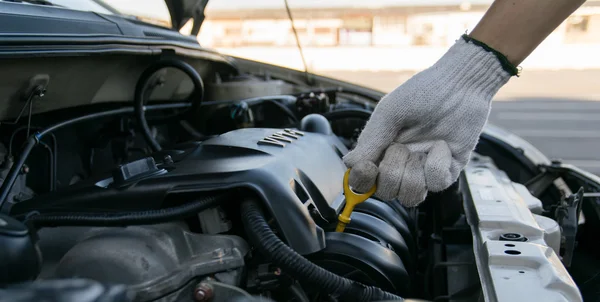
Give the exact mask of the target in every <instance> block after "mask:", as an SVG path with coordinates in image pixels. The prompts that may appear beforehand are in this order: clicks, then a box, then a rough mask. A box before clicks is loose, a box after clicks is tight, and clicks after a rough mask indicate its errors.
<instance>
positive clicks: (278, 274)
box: [273, 268, 281, 276]
mask: <svg viewBox="0 0 600 302" xmlns="http://www.w3.org/2000/svg"><path fill="white" fill-rule="evenodd" d="M273 274H275V276H281V269H280V268H277V269H276V270H275V271H274V272H273Z"/></svg>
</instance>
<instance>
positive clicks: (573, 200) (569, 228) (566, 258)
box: [555, 187, 584, 267]
mask: <svg viewBox="0 0 600 302" xmlns="http://www.w3.org/2000/svg"><path fill="white" fill-rule="evenodd" d="M583 197H584V192H583V187H581V188H579V190H578V191H577V193H575V194H572V195H571V196H569V197H567V198H566V199H565V200H564V201H563V202H561V204H560V205H559V206H558V207H557V208H556V211H555V217H556V222H558V224H559V225H560V227H561V228H562V235H563V236H562V237H563V240H564V255H563V256H562V262H563V264H564V265H565V266H566V267H569V266H571V261H572V259H573V252H574V250H575V242H576V238H575V236H576V235H577V227H578V225H579V215H580V214H581V202H582V200H583Z"/></svg>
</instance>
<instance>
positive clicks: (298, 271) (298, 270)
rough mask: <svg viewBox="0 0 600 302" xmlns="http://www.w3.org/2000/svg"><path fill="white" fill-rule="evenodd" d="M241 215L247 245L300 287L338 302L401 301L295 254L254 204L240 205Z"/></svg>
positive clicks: (251, 202)
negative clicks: (269, 260) (248, 238)
mask: <svg viewBox="0 0 600 302" xmlns="http://www.w3.org/2000/svg"><path fill="white" fill-rule="evenodd" d="M241 214H242V222H243V223H244V227H245V229H246V231H247V232H248V233H249V237H250V241H251V242H252V243H253V244H254V245H255V246H256V247H257V248H258V249H259V250H260V251H261V252H262V253H264V254H265V255H267V256H269V257H270V258H271V260H272V261H273V262H274V263H275V264H277V265H279V266H280V267H281V268H282V269H283V270H284V271H286V272H287V273H288V274H289V275H291V276H293V277H294V278H296V279H297V280H298V281H300V283H304V284H310V285H312V286H314V287H317V288H320V289H322V290H324V291H325V292H327V293H328V294H333V295H338V296H339V297H340V298H341V300H342V301H379V300H400V301H402V300H404V299H402V298H401V297H399V296H397V295H394V294H392V293H389V292H386V291H383V290H382V289H380V288H378V287H374V286H366V285H364V284H361V283H359V282H356V281H353V280H350V279H347V278H344V277H341V276H338V275H336V274H334V273H332V272H330V271H327V270H325V269H324V268H322V267H320V266H318V265H316V264H314V263H312V262H310V261H309V260H308V259H306V258H304V257H303V256H302V255H300V254H298V253H296V251H294V250H293V249H291V248H290V247H288V246H287V245H286V244H285V243H283V241H281V240H280V239H279V238H278V237H277V236H276V235H275V233H273V230H271V228H270V227H269V225H268V224H267V221H266V220H265V217H264V216H263V214H262V212H261V210H260V208H259V206H258V204H257V203H256V202H255V201H253V200H248V201H245V202H243V203H242V212H241Z"/></svg>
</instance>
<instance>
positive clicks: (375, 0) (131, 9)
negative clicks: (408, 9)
mask: <svg viewBox="0 0 600 302" xmlns="http://www.w3.org/2000/svg"><path fill="white" fill-rule="evenodd" d="M288 1H289V4H290V7H291V8H292V10H293V9H294V7H369V8H377V7H385V6H411V5H453V4H455V5H460V4H461V3H464V2H468V3H471V4H480V3H483V4H489V3H492V0H288ZM104 2H106V3H108V4H109V5H111V6H113V7H115V8H117V9H118V10H120V11H122V12H125V13H128V14H132V15H141V16H147V17H152V18H160V19H169V13H168V10H167V7H166V5H165V3H164V1H163V0H104ZM247 8H282V9H283V8H284V2H283V0H210V1H209V2H208V8H207V11H210V10H236V9H247Z"/></svg>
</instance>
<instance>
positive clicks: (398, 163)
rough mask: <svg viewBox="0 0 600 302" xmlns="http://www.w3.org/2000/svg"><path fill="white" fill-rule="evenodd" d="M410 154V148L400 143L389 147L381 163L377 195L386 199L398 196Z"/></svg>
mask: <svg viewBox="0 0 600 302" xmlns="http://www.w3.org/2000/svg"><path fill="white" fill-rule="evenodd" d="M409 154H410V151H409V150H408V148H406V147H405V146H404V145H402V144H399V143H393V144H392V145H390V146H389V147H388V148H387V150H386V151H385V155H384V157H383V159H382V160H381V163H379V176H378V180H377V191H376V192H375V195H376V196H377V197H379V198H381V199H383V200H386V201H389V200H392V199H394V198H396V196H397V195H398V190H399V189H400V182H401V181H402V176H403V174H404V168H405V166H406V162H407V160H408V157H409Z"/></svg>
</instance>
